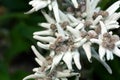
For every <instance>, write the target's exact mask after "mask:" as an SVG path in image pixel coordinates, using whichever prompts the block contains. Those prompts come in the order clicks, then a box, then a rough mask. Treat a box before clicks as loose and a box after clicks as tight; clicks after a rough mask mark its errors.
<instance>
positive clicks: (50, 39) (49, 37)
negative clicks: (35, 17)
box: [23, 0, 120, 80]
mask: <svg viewBox="0 0 120 80" xmlns="http://www.w3.org/2000/svg"><path fill="white" fill-rule="evenodd" d="M99 1H100V0H71V1H69V0H64V1H59V0H32V1H30V2H29V4H30V5H32V7H33V8H32V9H31V10H30V11H28V12H27V13H32V12H35V11H38V10H41V13H42V14H43V16H44V17H45V19H46V20H47V22H44V23H39V26H41V27H43V28H45V30H43V31H36V32H34V33H33V38H34V39H36V40H37V41H38V42H37V45H38V47H40V48H43V49H46V50H49V51H50V54H49V55H48V56H47V57H45V56H42V55H41V54H40V53H39V52H38V51H37V49H36V48H35V46H32V50H33V52H34V53H35V55H36V57H37V58H35V60H36V62H37V63H38V64H39V65H40V67H38V68H35V69H33V71H34V72H35V73H34V74H32V75H29V76H27V77H25V78H24V79H23V80H27V79H30V78H33V79H36V80H59V79H61V80H67V77H71V76H77V77H78V76H79V75H80V71H78V72H75V71H74V68H73V64H75V66H76V67H77V68H78V70H81V69H82V65H81V63H80V58H82V55H81V54H84V53H85V55H86V56H87V59H88V61H89V62H92V60H91V57H94V58H96V59H97V60H98V61H99V62H101V63H102V64H103V66H104V67H105V68H106V69H107V70H108V72H109V73H110V74H111V73H112V70H111V68H110V67H109V66H108V65H107V63H106V62H105V61H106V60H113V59H114V56H113V54H115V55H117V56H119V57H120V49H119V48H118V47H119V46H120V39H119V36H118V35H117V34H113V33H112V31H111V30H112V29H116V28H119V24H118V22H117V20H118V19H119V18H120V12H116V11H117V10H118V8H119V5H120V1H116V2H115V3H113V4H112V5H111V6H110V7H108V8H107V9H106V10H105V11H103V10H101V9H100V7H99V6H97V4H98V2H99ZM58 2H59V4H61V5H63V6H62V7H64V8H65V9H66V10H62V11H61V10H60V9H59V8H60V7H61V6H58V5H59V4H58ZM47 6H48V9H49V10H50V11H51V12H53V13H46V11H45V10H43V8H45V7H47ZM52 15H54V16H52ZM93 43H95V44H97V45H98V46H99V47H98V49H97V50H96V49H94V45H92V44H93ZM81 48H82V49H83V50H84V53H81V52H80V50H81ZM97 52H98V53H97ZM63 62H64V63H63ZM76 79H78V78H76Z"/></svg>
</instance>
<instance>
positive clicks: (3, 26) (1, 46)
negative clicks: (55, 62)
mask: <svg viewBox="0 0 120 80" xmlns="http://www.w3.org/2000/svg"><path fill="white" fill-rule="evenodd" d="M29 1H30V0H0V80H22V79H23V78H24V77H25V76H27V75H29V74H31V73H33V72H32V69H33V68H34V67H38V64H37V63H36V62H35V61H34V58H35V55H34V54H33V52H32V51H31V48H30V47H31V45H33V44H34V45H36V41H35V40H34V39H33V38H32V33H33V32H34V31H38V30H41V27H40V26H38V25H37V24H38V23H39V22H43V21H45V20H44V17H43V16H42V14H41V13H40V11H38V12H35V13H33V14H29V15H25V14H24V12H26V11H28V10H30V9H31V8H32V7H31V6H30V5H28V2H29ZM115 1H117V0H102V2H101V3H100V4H99V5H100V6H101V7H102V9H103V10H105V9H106V8H107V7H108V6H110V5H111V4H112V3H113V2H115ZM114 31H115V32H116V33H117V34H120V29H116V30H114ZM81 63H82V66H83V69H82V70H81V80H120V58H118V57H116V56H115V59H114V60H113V61H108V62H107V63H108V64H109V65H110V66H111V68H112V70H113V74H112V75H110V74H109V73H108V72H107V70H106V69H105V68H104V67H103V66H102V65H101V64H100V63H99V62H98V61H97V60H95V59H93V62H92V63H89V62H88V61H87V59H86V60H84V59H83V58H81Z"/></svg>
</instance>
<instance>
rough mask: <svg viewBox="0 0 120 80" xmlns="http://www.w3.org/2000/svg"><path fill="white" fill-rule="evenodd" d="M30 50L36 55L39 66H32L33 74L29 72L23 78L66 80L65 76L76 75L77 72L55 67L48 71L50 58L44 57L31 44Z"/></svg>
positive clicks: (25, 79)
mask: <svg viewBox="0 0 120 80" xmlns="http://www.w3.org/2000/svg"><path fill="white" fill-rule="evenodd" d="M32 50H33V52H34V53H35V55H36V56H37V58H35V60H36V61H37V63H38V64H39V65H40V66H41V67H39V68H34V69H33V71H34V72H35V73H34V74H31V75H29V76H27V77H25V78H24V79H23V80H27V79H36V80H52V79H54V80H56V79H61V80H67V78H66V77H70V76H75V75H78V74H79V73H74V72H71V71H69V70H62V71H59V70H57V69H54V71H52V72H49V69H50V67H51V66H50V64H51V58H46V59H45V58H44V57H43V56H42V55H41V54H40V53H39V52H38V51H37V50H36V48H35V47H34V46H32Z"/></svg>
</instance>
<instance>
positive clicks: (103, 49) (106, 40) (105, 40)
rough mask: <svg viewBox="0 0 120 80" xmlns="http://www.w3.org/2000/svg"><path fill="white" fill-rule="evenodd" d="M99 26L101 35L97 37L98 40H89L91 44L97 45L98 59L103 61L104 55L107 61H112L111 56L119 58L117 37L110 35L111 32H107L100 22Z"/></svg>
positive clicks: (119, 50)
mask: <svg viewBox="0 0 120 80" xmlns="http://www.w3.org/2000/svg"><path fill="white" fill-rule="evenodd" d="M100 26H101V34H100V35H99V38H98V39H91V42H92V43H97V44H99V55H100V59H101V60H104V56H105V54H106V57H107V60H112V59H113V54H112V53H114V54H116V55H117V56H119V57H120V53H119V52H120V49H119V48H118V47H119V46H118V45H120V43H119V42H120V41H119V36H118V35H112V33H111V32H109V33H108V32H107V29H106V27H105V24H104V23H103V22H102V21H100Z"/></svg>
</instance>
